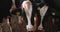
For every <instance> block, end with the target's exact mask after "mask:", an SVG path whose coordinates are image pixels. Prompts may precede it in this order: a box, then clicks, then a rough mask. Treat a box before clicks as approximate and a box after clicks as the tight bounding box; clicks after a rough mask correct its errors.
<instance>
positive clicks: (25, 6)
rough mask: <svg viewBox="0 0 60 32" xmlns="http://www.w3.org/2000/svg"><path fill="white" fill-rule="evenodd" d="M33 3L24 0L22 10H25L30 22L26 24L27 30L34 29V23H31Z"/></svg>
mask: <svg viewBox="0 0 60 32" xmlns="http://www.w3.org/2000/svg"><path fill="white" fill-rule="evenodd" d="M32 9H33V8H32V3H31V2H30V1H29V0H26V1H23V3H22V10H24V11H25V13H26V17H27V20H28V24H27V25H26V29H27V31H32V30H33V29H32V28H33V25H32V24H31V14H32Z"/></svg>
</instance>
